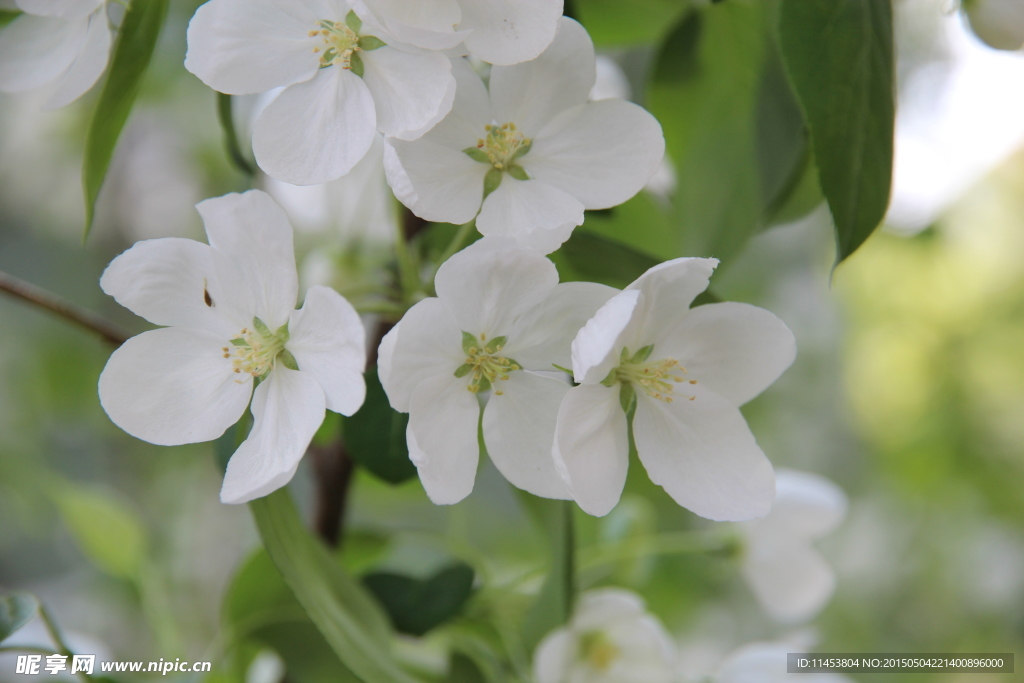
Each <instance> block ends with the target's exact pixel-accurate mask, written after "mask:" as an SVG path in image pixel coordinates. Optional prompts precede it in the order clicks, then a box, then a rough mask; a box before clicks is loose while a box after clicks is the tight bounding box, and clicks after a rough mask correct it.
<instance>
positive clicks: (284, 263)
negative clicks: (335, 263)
mask: <svg viewBox="0 0 1024 683" xmlns="http://www.w3.org/2000/svg"><path fill="white" fill-rule="evenodd" d="M196 209H198V210H199V214H200V215H201V216H202V217H203V223H204V225H205V226H206V234H207V236H208V237H209V240H210V246H211V247H213V248H214V249H216V250H217V251H219V252H220V253H221V254H223V255H224V256H225V257H226V258H228V259H230V261H231V262H232V263H233V264H234V265H235V266H236V267H237V268H238V270H239V271H240V272H241V273H242V275H243V277H244V283H238V284H239V285H242V286H245V287H246V288H247V289H248V290H249V291H251V292H252V295H253V298H254V300H255V304H256V309H255V314H256V315H258V316H259V317H260V318H261V319H262V320H263V322H264V323H266V324H267V327H269V328H270V329H271V330H276V329H277V328H278V327H280V326H281V325H284V324H285V323H286V322H288V316H289V315H290V314H291V312H292V311H293V310H294V309H295V299H296V298H297V296H298V290H299V276H298V272H297V271H296V269H295V249H294V247H293V246H292V226H291V224H290V223H289V222H288V216H287V215H286V214H285V212H284V209H282V208H281V207H280V206H278V204H277V202H275V201H274V200H273V199H271V198H270V195H268V194H267V193H265V192H262V191H260V190H250V191H248V192H246V193H244V194H226V195H224V196H223V197H215V198H213V199H206V200H204V201H201V202H199V203H198V204H196ZM251 323H252V321H251V320H250V321H249V324H250V325H251Z"/></svg>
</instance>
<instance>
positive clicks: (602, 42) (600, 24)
mask: <svg viewBox="0 0 1024 683" xmlns="http://www.w3.org/2000/svg"><path fill="white" fill-rule="evenodd" d="M689 5H690V3H688V2H680V0H629V2H622V0H576V2H575V7H576V10H577V17H576V18H577V19H579V21H580V23H581V24H583V25H584V26H585V27H586V28H587V31H588V32H589V33H590V36H591V38H592V39H593V40H594V43H596V44H597V45H598V46H600V47H622V46H627V45H645V44H648V43H652V42H655V41H656V40H657V38H658V37H659V36H660V35H661V34H662V33H663V32H664V31H665V30H666V27H669V26H672V24H673V23H674V21H675V19H676V17H678V16H679V15H680V14H682V13H683V12H684V11H686V9H687V8H688V7H689Z"/></svg>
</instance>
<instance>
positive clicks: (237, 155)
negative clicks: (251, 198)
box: [217, 92, 256, 176]
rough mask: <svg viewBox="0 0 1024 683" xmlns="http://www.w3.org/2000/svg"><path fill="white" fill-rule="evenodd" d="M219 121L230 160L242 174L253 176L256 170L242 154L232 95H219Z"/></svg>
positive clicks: (220, 93)
mask: <svg viewBox="0 0 1024 683" xmlns="http://www.w3.org/2000/svg"><path fill="white" fill-rule="evenodd" d="M217 120H218V121H220V127H221V130H223V131H224V147H225V149H227V152H228V158H229V159H231V163H233V164H234V165H235V168H237V169H238V170H239V171H241V172H242V173H244V174H246V175H248V176H251V175H254V174H255V173H256V169H254V168H253V167H252V164H251V163H250V162H249V160H248V159H247V158H246V157H245V154H244V153H242V146H241V144H239V142H238V133H237V132H236V131H235V116H234V113H233V111H232V100H231V95H226V94H224V93H222V92H219V93H217Z"/></svg>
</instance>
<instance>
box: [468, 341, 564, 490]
mask: <svg viewBox="0 0 1024 683" xmlns="http://www.w3.org/2000/svg"><path fill="white" fill-rule="evenodd" d="M516 360H518V359H516ZM568 390H569V385H568V384H566V383H565V382H562V381H559V380H557V379H550V378H548V377H541V376H539V375H534V374H531V373H529V372H525V371H516V372H512V373H511V374H510V375H509V378H508V380H507V381H502V382H499V383H498V384H496V385H495V387H494V391H492V392H491V396H490V398H489V399H488V400H487V406H486V407H485V408H484V419H483V429H484V444H485V445H486V446H487V453H488V455H490V456H491V460H492V461H493V462H494V465H495V466H496V467H497V468H498V470H499V471H500V472H501V473H502V474H503V475H505V478H506V479H508V480H509V482H511V483H512V484H513V485H514V486H516V487H518V488H521V489H523V490H524V491H528V492H530V493H532V494H533V495H535V496H540V497H541V498H560V499H563V500H564V499H568V498H571V497H572V496H571V494H570V493H569V488H568V486H566V484H565V482H564V481H562V477H561V476H560V475H559V474H558V472H557V471H556V470H555V461H554V458H553V457H552V455H551V446H552V444H553V443H554V441H555V420H556V418H557V416H558V406H559V405H560V404H561V402H562V398H563V397H564V396H565V393H566V392H567V391H568ZM497 391H500V392H501V395H498V394H497V393H496V392H497Z"/></svg>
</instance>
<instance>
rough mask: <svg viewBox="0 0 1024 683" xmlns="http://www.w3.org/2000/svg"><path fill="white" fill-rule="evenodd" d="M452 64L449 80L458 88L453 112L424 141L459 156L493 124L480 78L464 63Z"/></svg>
mask: <svg viewBox="0 0 1024 683" xmlns="http://www.w3.org/2000/svg"><path fill="white" fill-rule="evenodd" d="M451 64H452V76H454V77H455V83H456V85H457V86H458V87H457V88H456V91H455V101H454V103H453V104H452V110H451V111H450V112H449V113H448V115H447V116H446V117H445V118H444V120H443V121H442V122H441V123H439V124H438V125H436V126H434V128H432V129H431V130H430V133H429V134H428V135H427V138H428V139H429V140H430V141H431V142H434V143H437V144H439V145H444V146H445V147H450V148H451V149H453V150H458V151H460V152H461V151H462V150H464V149H466V148H467V147H472V146H474V145H476V144H477V142H479V140H480V139H481V138H483V137H484V135H485V133H486V131H485V126H488V125H490V124H491V123H493V122H494V115H493V113H492V112H491V97H490V95H488V94H487V87H486V86H485V85H484V82H483V79H481V78H480V75H479V74H477V72H476V71H474V70H473V67H471V66H470V65H469V62H468V61H467V60H465V59H462V58H457V59H453V60H451ZM474 163H478V162H474ZM479 165H480V166H481V167H483V168H484V169H485V170H486V169H487V168H489V167H488V166H487V165H486V164H479Z"/></svg>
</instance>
